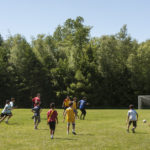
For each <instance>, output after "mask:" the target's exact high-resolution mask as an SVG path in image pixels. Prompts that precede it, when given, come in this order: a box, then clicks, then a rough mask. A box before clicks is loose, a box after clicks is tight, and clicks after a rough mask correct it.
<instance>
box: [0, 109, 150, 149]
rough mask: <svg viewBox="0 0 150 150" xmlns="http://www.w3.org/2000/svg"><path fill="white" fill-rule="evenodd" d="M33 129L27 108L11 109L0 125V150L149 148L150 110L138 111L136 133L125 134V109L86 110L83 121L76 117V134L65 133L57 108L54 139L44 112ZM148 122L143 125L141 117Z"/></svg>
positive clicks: (29, 111) (60, 111)
mask: <svg viewBox="0 0 150 150" xmlns="http://www.w3.org/2000/svg"><path fill="white" fill-rule="evenodd" d="M47 111H48V110H46V109H44V110H43V111H42V113H41V118H42V120H41V123H40V125H39V129H38V130H34V124H33V120H32V119H31V117H32V113H31V110H30V109H16V110H13V114H14V116H13V118H11V119H10V121H9V124H8V125H7V124H5V122H2V123H1V124H0V150H101V149H102V150H119V149H120V150H122V149H127V150H129V149H131V150H147V149H150V127H149V126H148V122H150V111H149V110H140V111H139V110H138V111H137V112H138V113H139V121H138V127H137V129H136V133H135V134H133V133H132V132H130V133H126V122H125V120H126V115H127V110H111V109H109V110H87V117H86V120H76V132H77V135H73V134H72V133H70V134H69V135H67V134H66V123H63V122H62V119H63V117H62V112H63V110H58V114H59V124H58V126H57V127H56V133H55V136H54V139H53V140H51V139H50V134H49V127H48V126H47V124H46V121H47V120H46V113H47ZM143 119H146V120H147V123H145V124H143V122H142V120H143Z"/></svg>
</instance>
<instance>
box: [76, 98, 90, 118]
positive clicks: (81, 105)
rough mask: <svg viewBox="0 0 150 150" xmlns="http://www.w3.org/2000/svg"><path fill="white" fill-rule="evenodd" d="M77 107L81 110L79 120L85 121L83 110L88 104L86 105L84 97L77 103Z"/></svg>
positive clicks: (84, 111)
mask: <svg viewBox="0 0 150 150" xmlns="http://www.w3.org/2000/svg"><path fill="white" fill-rule="evenodd" d="M78 105H79V109H80V110H81V115H80V119H83V120H84V119H85V116H86V110H85V107H86V105H89V103H87V101H86V97H83V99H81V100H80V101H79V102H78Z"/></svg>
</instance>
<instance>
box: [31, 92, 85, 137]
mask: <svg viewBox="0 0 150 150" xmlns="http://www.w3.org/2000/svg"><path fill="white" fill-rule="evenodd" d="M32 102H33V104H34V108H33V109H32V112H33V113H34V116H33V117H32V119H33V118H34V128H35V129H37V127H38V124H39V123H40V112H41V108H40V104H41V101H40V94H37V97H34V98H33V99H32ZM77 105H79V109H80V110H81V116H80V119H85V116H86V110H85V106H86V105H88V103H87V101H86V98H85V97H84V98H83V99H82V100H80V101H79V102H78V104H77V98H76V97H74V98H73V100H72V101H71V100H70V98H69V96H67V97H66V99H65V100H64V101H63V105H62V107H63V108H64V112H63V122H64V121H65V118H66V120H67V134H69V130H70V124H72V133H73V134H74V135H76V132H75V119H77V118H79V116H78V112H77ZM57 116H58V113H57V111H56V110H55V103H51V104H50V110H49V111H48V112H47V124H48V125H49V128H50V134H51V139H53V137H54V132H55V126H56V123H57V124H58V117H57Z"/></svg>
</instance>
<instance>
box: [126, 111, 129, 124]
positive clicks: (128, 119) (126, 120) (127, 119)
mask: <svg viewBox="0 0 150 150" xmlns="http://www.w3.org/2000/svg"><path fill="white" fill-rule="evenodd" d="M129 116H130V114H129V113H128V115H127V120H126V123H128V122H129Z"/></svg>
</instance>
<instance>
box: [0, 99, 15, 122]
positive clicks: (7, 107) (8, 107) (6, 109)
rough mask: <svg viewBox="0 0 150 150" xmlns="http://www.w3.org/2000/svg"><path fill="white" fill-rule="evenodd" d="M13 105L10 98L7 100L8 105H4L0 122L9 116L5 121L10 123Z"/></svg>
mask: <svg viewBox="0 0 150 150" xmlns="http://www.w3.org/2000/svg"><path fill="white" fill-rule="evenodd" d="M11 109H12V107H11V105H10V100H6V105H5V107H4V109H3V110H2V113H1V117H0V123H1V122H2V121H3V120H5V119H6V118H7V117H8V118H7V120H6V121H5V122H6V123H8V120H9V119H10V118H11V116H12V113H11Z"/></svg>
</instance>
